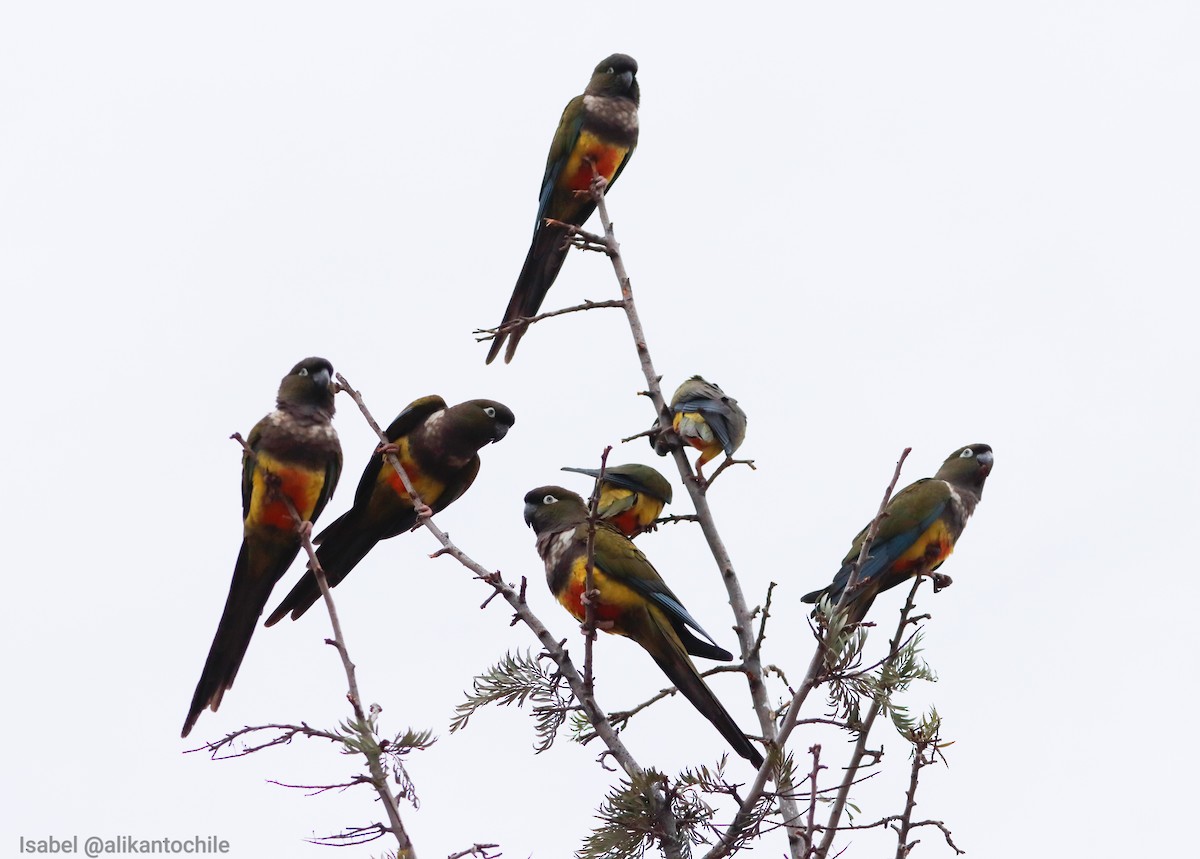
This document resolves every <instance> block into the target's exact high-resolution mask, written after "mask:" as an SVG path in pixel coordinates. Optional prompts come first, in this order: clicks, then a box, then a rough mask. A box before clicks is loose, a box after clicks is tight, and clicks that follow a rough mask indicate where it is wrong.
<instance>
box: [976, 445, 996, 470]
mask: <svg viewBox="0 0 1200 859" xmlns="http://www.w3.org/2000/svg"><path fill="white" fill-rule="evenodd" d="M992 459H993V457H992V452H991V451H990V450H985V451H984V452H983V453H981V454H979V457H978V459H977V461H978V463H979V464H980V465H981V466H983V469H982V470H983V473H984V474H985V475H987V474H991V472H992Z"/></svg>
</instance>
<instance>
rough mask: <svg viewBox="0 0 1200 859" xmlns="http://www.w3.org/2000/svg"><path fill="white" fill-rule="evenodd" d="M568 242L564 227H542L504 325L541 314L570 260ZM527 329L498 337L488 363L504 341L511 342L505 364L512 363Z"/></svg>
mask: <svg viewBox="0 0 1200 859" xmlns="http://www.w3.org/2000/svg"><path fill="white" fill-rule="evenodd" d="M566 240H567V239H566V232H565V231H564V230H563V229H562V228H561V227H547V226H542V227H541V228H540V229H539V230H538V231H537V232H536V233H535V234H534V236H533V242H532V243H531V244H530V245H529V253H528V254H526V256H525V264H524V265H523V266H522V267H521V274H520V276H519V277H518V278H517V285H516V286H515V287H513V294H512V298H510V299H509V300H508V307H507V308H505V310H504V319H503V320H502V321H501V323H500V324H501V325H503V324H505V323H508V322H512V321H513V320H514V319H519V318H520V317H522V316H533V315H535V314H536V313H537V312H538V309H539V308H541V306H542V301H543V300H545V298H546V293H547V292H549V291H550V287H551V285H552V284H553V283H554V280H555V278H557V277H558V272H559V270H560V269H562V265H563V262H564V261H565V260H566V258H567V250H568V248H567V247H566V246H565V243H566ZM527 330H528V326H526V325H522V326H520V327H518V328H515V329H513V330H511V331H507V332H503V333H501V334H497V335H496V337H495V339H494V340H492V347H491V348H490V349H489V350H488V355H487V363H489V364H490V363H492V361H494V360H495V358H496V356H497V355H499V354H500V349H501V348H502V347H503V346H504V343H505V341H507V342H508V348H507V349H506V350H505V352H504V363H505V364H507V363H509V362H510V361H512V359H513V355H515V354H516V352H517V344H518V343H520V342H521V338H522V337H524V336H525V332H526V331H527Z"/></svg>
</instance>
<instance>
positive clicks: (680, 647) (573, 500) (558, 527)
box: [525, 486, 763, 769]
mask: <svg viewBox="0 0 1200 859" xmlns="http://www.w3.org/2000/svg"><path fill="white" fill-rule="evenodd" d="M587 519H588V511H587V507H586V506H585V505H584V503H583V499H582V498H581V497H580V496H579V495H577V494H575V493H574V492H571V491H570V490H568V489H564V488H562V487H561V486H539V487H538V488H536V489H532V490H530V491H529V492H528V493H526V495H525V522H526V524H527V525H529V526H530V527H531V528H532V529H533V530H534V533H535V534H536V535H537V550H538V554H539V555H540V556H541V558H542V562H543V563H544V564H545V566H546V582H547V584H548V585H549V586H550V590H551V592H552V593H553V594H554V596H555V598H557V599H558V601H559V603H561V604H562V606H563V607H564V608H565V609H566V610H567V611H568V612H570V613H571V615H572V616H574V617H575V618H576V619H577V620H580V621H582V620H584V619H585V618H586V615H587V610H586V603H585V595H584V591H585V589H586V584H585V582H586V573H585V571H586V568H587V539H588V522H587ZM592 580H593V584H594V586H595V589H596V590H597V591H599V597H598V598H594V599H593V600H592V603H593V605H594V606H595V618H596V626H597V628H599V629H603V630H604V631H606V632H609V633H613V634H615V635H623V636H625V637H626V638H631V639H633V640H634V642H636V643H637V644H638V645H640V646H641V647H642V649H643V650H645V651H646V652H647V653H649V654H650V656H651V658H652V659H653V660H654V661H655V662H656V663H657V664H658V667H659V668H661V669H662V671H663V673H664V674H666V675H667V677H669V678H670V679H671V682H672V683H674V684H675V686H676V687H677V688H678V689H679V691H680V692H682V693H683V695H684V697H685V698H687V699H688V700H689V701H690V702H691V703H692V706H694V707H695V708H696V709H697V710H699V711H700V713H701V715H703V716H704V717H705V718H706V719H708V720H709V721H710V722H712V724H713V725H714V726H715V727H716V729H717V730H718V731H719V732H720V733H721V736H722V737H724V738H725V740H726V742H728V743H729V744H730V746H732V747H733V750H734V751H735V752H737V754H739V755H740V756H741V757H743V758H745V759H746V760H748V761H750V763H752V764H753V765H754V767H755V768H756V769H757V768H759V767H761V766H762V764H763V757H762V755H761V754H760V753H759V752H758V750H757V749H756V748H755V747H754V746H753V745H752V744H751V743H750V740H749V739H748V738H747V737H746V735H745V734H743V733H742V731H741V729H740V728H739V727H738V726H737V723H736V722H734V720H733V717H732V716H730V715H729V713H728V711H726V709H725V708H724V707H723V706H722V705H721V702H720V701H719V700H717V697H716V696H715V695H714V694H713V692H712V690H711V689H709V688H708V685H707V684H706V683H705V682H704V679H703V678H702V677H701V676H700V673H699V672H698V671H697V670H696V666H695V665H694V664H693V663H692V660H691V659H690V658H689V656H688V654H691V655H692V656H701V657H704V658H705V659H715V660H719V661H721V662H729V661H731V660H732V659H733V655H732V654H730V653H729V651H727V650H725V649H723V648H721V647H719V646H717V644H716V642H714V641H713V640H712V637H711V636H710V635H709V634H708V633H707V632H705V631H704V630H703V628H701V626H700V624H698V623H697V622H696V621H695V619H694V618H692V616H691V615H690V614H688V611H687V609H685V608H684V607H683V603H681V602H680V600H679V598H678V597H677V596H675V594H674V593H672V592H671V589H670V588H669V587H667V584H666V582H664V581H663V579H662V576H660V575H659V574H658V571H657V570H655V569H654V567H653V566H652V565H651V563H650V561H649V560H648V559H647V558H646V556H645V555H644V554H642V552H641V550H640V549H638V548H637V546H635V545H634V544H633V542H632V541H631V540H629V539H628V538H627V537H626V536H625V535H624V534H622V533H621V532H620V531H618V530H617V529H616V528H614V527H612V526H611V525H609V524H608V523H606V522H603V521H600V522H597V523H596V529H595V537H594V552H593V575H592ZM689 627H690V629H689ZM692 630H695V631H696V633H699V636H702V637H703V638H701V637H698V636H697V635H696V634H694V633H693V632H692Z"/></svg>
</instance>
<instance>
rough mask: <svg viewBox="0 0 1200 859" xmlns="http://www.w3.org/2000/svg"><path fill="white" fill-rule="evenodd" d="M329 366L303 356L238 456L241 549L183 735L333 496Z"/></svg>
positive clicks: (230, 672) (337, 469)
mask: <svg viewBox="0 0 1200 859" xmlns="http://www.w3.org/2000/svg"><path fill="white" fill-rule="evenodd" d="M332 376H333V365H332V364H330V363H329V362H328V361H327V360H325V359H324V358H305V359H304V360H303V361H301V362H300V363H299V364H297V365H296V366H294V367H293V368H292V369H291V371H289V372H288V374H287V375H286V376H284V377H283V381H282V382H280V384H279V394H278V397H277V399H276V402H275V410H274V411H273V412H271V413H270V414H269V415H267V416H266V417H264V418H263V419H262V420H261V421H259V422H258V423H257V424H255V425H254V428H253V429H252V430H250V436H249V438H248V439H247V440H246V444H247V445H248V447H249V450H247V451H245V452H244V453H243V456H242V548H241V551H239V552H238V558H237V564H236V566H235V567H234V570H233V581H232V582H231V583H230V585H229V596H228V598H227V599H226V600H225V610H224V612H222V614H221V621H220V623H219V624H218V625H217V633H216V635H215V636H214V637H213V641H212V646H211V647H210V648H209V651H208V658H207V660H206V661H205V663H204V670H203V671H202V672H201V674H200V681H199V682H198V683H197V684H196V691H195V694H194V695H193V696H192V705H191V707H190V708H189V709H188V714H187V719H186V720H185V721H184V723H183V733H182V735H181V736H184V737H186V736H187V735H188V733H189V732H191V730H192V727H193V726H194V725H195V724H196V720H197V719H198V718H199V717H200V713H201V711H203V710H204V708H205V707H210V708H211V709H212V710H213V711H214V712H215V711H216V709H217V707H219V706H220V704H221V698H222V697H223V696H224V694H225V691H226V690H227V689H229V688H230V687H231V686H233V680H234V678H235V677H236V676H237V672H238V668H239V667H240V666H241V664H242V658H243V657H244V656H245V655H246V648H248V647H249V646H250V637H251V636H252V635H253V634H254V627H255V626H256V625H257V624H258V618H259V617H260V616H261V615H262V612H263V609H264V608H265V607H266V605H267V600H268V599H269V598H270V596H271V589H272V588H274V587H275V583H276V582H278V581H279V579H280V578H282V577H283V574H284V573H286V572H287V569H288V567H289V566H291V564H292V561H293V560H295V558H296V555H297V554H299V552H300V546H301V533H300V529H299V528H298V527H297V523H296V522H295V519H294V518H293V516H292V511H291V510H289V509H288V502H290V504H291V506H292V507H293V508H294V509H295V512H296V513H297V514H298V515H299V517H300V518H301V519H302V520H303V521H304V523H305V527H306V528H311V523H313V522H315V521H316V520H317V517H318V516H320V515H321V511H322V510H324V509H325V505H326V504H327V503H328V501H329V499H330V498H331V497H332V496H333V490H334V487H336V486H337V482H338V477H339V476H340V475H341V472H342V448H341V444H340V443H339V442H338V437H337V432H335V431H334V429H333V412H334V405H333V398H334V392H335V391H334V388H333V386H332V384H331V377H332Z"/></svg>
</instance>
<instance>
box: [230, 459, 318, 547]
mask: <svg viewBox="0 0 1200 859" xmlns="http://www.w3.org/2000/svg"><path fill="white" fill-rule="evenodd" d="M252 482H253V488H252V491H251V495H250V509H249V511H248V512H247V514H246V522H245V525H246V527H247V528H254V527H258V526H263V525H266V526H269V527H272V528H278V529H280V530H283V531H294V530H295V528H296V523H295V520H294V519H293V518H292V512H291V510H289V509H288V505H287V501H285V500H284V499H285V498H286V499H287V500H289V501H291V503H292V505H293V506H294V507H295V508H296V512H297V513H298V514H299V515H300V518H301V519H303V520H309V519H311V518H312V514H313V510H315V509H316V506H317V500H318V499H319V498H320V497H321V490H322V489H323V488H324V486H325V470H324V469H321V470H319V471H318V470H316V469H311V468H305V467H302V466H296V465H289V464H288V463H285V462H281V461H279V460H277V459H275V458H274V457H272V456H271V455H270V454H268V453H264V452H262V451H259V452H258V453H257V454H256V456H255V465H254V474H253V478H252Z"/></svg>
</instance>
